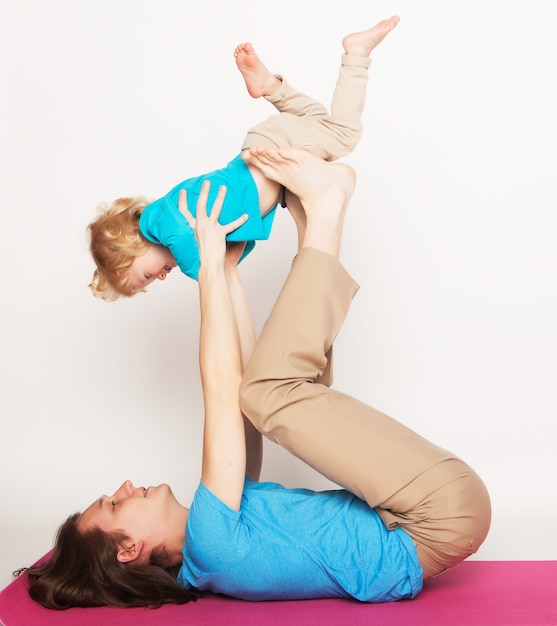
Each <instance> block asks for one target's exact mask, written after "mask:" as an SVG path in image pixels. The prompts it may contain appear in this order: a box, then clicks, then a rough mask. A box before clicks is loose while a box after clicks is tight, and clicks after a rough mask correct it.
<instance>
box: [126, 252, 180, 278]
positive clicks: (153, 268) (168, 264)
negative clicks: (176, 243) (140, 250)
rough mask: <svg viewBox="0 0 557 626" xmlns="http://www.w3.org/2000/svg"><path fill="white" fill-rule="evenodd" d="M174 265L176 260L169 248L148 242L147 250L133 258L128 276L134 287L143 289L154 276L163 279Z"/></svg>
mask: <svg viewBox="0 0 557 626" xmlns="http://www.w3.org/2000/svg"><path fill="white" fill-rule="evenodd" d="M174 267H176V261H175V260H174V257H173V256H172V254H171V252H170V250H169V249H168V248H165V247H164V246H159V245H157V244H154V243H150V244H148V248H147V252H145V254H142V255H141V256H138V257H136V258H135V259H134V262H133V263H132V264H131V266H130V269H129V270H128V277H129V279H130V282H131V285H132V287H133V288H134V289H144V288H145V287H147V285H149V284H151V283H152V282H153V281H154V280H155V278H158V279H159V280H164V279H165V278H166V275H167V274H168V273H169V272H170V271H171V270H172V268H174Z"/></svg>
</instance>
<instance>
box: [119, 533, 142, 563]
mask: <svg viewBox="0 0 557 626" xmlns="http://www.w3.org/2000/svg"><path fill="white" fill-rule="evenodd" d="M142 550H143V542H141V541H136V542H134V541H133V540H132V539H128V540H127V541H126V543H122V544H120V546H119V548H118V554H117V555H116V558H117V559H118V561H119V562H120V563H130V562H131V561H135V560H136V559H138V558H139V556H140V555H141V551H142Z"/></svg>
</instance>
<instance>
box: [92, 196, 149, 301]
mask: <svg viewBox="0 0 557 626" xmlns="http://www.w3.org/2000/svg"><path fill="white" fill-rule="evenodd" d="M148 204H149V201H148V200H146V199H145V198H143V197H137V198H118V200H115V201H114V202H113V203H112V204H110V205H106V204H105V205H101V206H100V207H99V209H100V213H99V215H98V216H97V218H96V219H95V220H93V221H92V222H91V223H90V224H89V225H88V226H87V231H88V233H89V242H90V250H91V254H92V256H93V260H94V261H95V265H96V266H97V269H96V270H95V273H94V274H93V280H92V281H91V283H90V284H89V288H90V289H91V290H92V292H93V294H94V295H95V296H96V297H98V298H102V299H103V300H107V301H114V300H117V299H118V298H119V297H120V296H125V297H131V296H133V295H135V294H136V293H139V292H140V291H145V290H144V289H134V288H133V287H132V286H131V283H130V280H129V278H128V276H127V270H128V269H129V268H130V266H131V264H132V263H133V261H134V259H135V258H136V257H138V256H141V255H142V254H145V252H146V250H147V247H148V241H147V240H146V239H145V238H144V237H143V235H142V234H141V231H140V230H139V218H140V216H141V213H142V212H143V209H144V208H145V207H146V206H147V205H148Z"/></svg>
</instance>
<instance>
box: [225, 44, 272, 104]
mask: <svg viewBox="0 0 557 626" xmlns="http://www.w3.org/2000/svg"><path fill="white" fill-rule="evenodd" d="M234 58H235V59H236V65H237V66H238V69H239V70H240V72H241V74H242V76H243V78H244V81H245V83H246V87H247V88H248V93H249V95H250V96H251V97H252V98H261V96H272V95H273V94H275V93H276V92H277V91H278V90H279V89H280V86H281V81H280V80H279V79H278V78H277V77H276V76H275V75H274V74H271V72H270V71H269V70H268V69H267V68H266V67H265V65H264V64H263V62H262V61H261V59H260V58H259V57H258V56H257V54H256V52H255V50H254V48H253V46H252V45H251V43H249V42H248V43H241V44H240V45H239V46H237V47H236V49H235V50H234Z"/></svg>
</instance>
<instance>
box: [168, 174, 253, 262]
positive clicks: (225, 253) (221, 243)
mask: <svg viewBox="0 0 557 626" xmlns="http://www.w3.org/2000/svg"><path fill="white" fill-rule="evenodd" d="M210 188H211V183H210V182H209V181H205V182H204V183H203V185H202V187H201V193H200V194H199V199H198V201H197V206H196V217H194V216H193V215H192V214H191V212H190V211H189V209H188V203H187V195H186V191H185V189H182V191H180V195H179V198H178V208H179V209H180V212H181V213H182V214H183V215H184V217H185V218H186V220H187V222H188V224H189V225H190V226H191V227H192V228H193V230H194V232H195V237H196V239H197V244H198V247H199V258H200V263H201V266H202V267H207V266H212V265H223V264H224V261H225V259H226V262H227V263H230V264H233V265H236V264H237V263H238V261H239V259H240V257H241V256H242V252H243V250H244V247H245V243H239V244H228V245H227V243H226V235H228V234H229V233H231V232H232V231H233V230H236V229H237V228H239V227H240V226H242V224H244V223H245V222H246V221H247V219H248V215H247V214H244V215H241V216H240V217H238V218H237V219H235V220H234V221H232V222H229V223H228V224H220V223H219V221H218V219H219V217H220V214H221V210H222V205H223V203H224V199H225V197H226V187H221V188H220V189H219V192H218V194H217V197H216V199H215V202H214V203H213V206H212V208H211V213H210V215H207V199H208V197H209V190H210Z"/></svg>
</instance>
